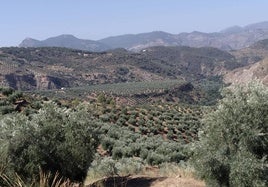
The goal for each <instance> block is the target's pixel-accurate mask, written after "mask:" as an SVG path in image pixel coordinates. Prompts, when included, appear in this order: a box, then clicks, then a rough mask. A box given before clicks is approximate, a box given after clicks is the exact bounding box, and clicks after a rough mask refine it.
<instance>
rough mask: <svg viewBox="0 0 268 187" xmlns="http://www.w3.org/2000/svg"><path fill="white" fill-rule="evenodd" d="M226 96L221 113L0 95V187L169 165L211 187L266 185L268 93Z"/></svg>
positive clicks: (251, 90)
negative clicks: (190, 170)
mask: <svg viewBox="0 0 268 187" xmlns="http://www.w3.org/2000/svg"><path fill="white" fill-rule="evenodd" d="M223 97H224V98H223V99H222V100H221V101H220V103H219V105H218V108H215V107H213V106H210V107H207V106H206V107H204V106H200V105H188V104H182V103H180V104H179V103H174V102H172V103H168V102H165V103H161V102H156V103H148V104H145V105H135V106H122V105H118V104H116V101H115V100H114V98H113V97H110V96H108V95H105V94H101V95H98V96H97V97H96V100H94V101H90V102H83V103H80V102H79V101H78V100H74V101H72V102H69V101H67V102H66V101H57V102H53V101H50V100H48V99H47V98H42V99H37V98H34V99H33V98H31V97H29V96H27V97H26V96H25V95H23V94H22V93H20V92H17V91H13V90H11V89H1V116H0V127H1V132H0V149H1V150H0V153H1V161H0V186H17V185H16V183H14V182H12V181H20V183H21V184H23V185H21V186H26V185H31V186H39V185H40V178H41V179H42V178H47V179H46V181H47V185H48V186H51V185H52V183H54V184H55V180H56V181H58V182H59V183H63V181H68V180H69V182H70V183H71V182H77V183H83V182H84V180H85V178H86V177H87V176H89V177H92V178H101V177H109V176H118V175H119V176H120V175H121V176H122V175H129V174H130V175H131V174H135V173H139V172H141V171H143V170H144V168H146V167H148V166H149V167H157V168H159V167H160V168H163V166H167V165H168V164H169V168H170V169H172V166H175V165H178V166H179V167H184V168H189V167H192V166H194V168H195V170H196V172H197V173H198V174H199V176H200V177H202V178H203V179H204V180H205V181H206V182H207V184H208V185H211V186H266V185H267V177H266V176H267V172H268V168H267V151H268V137H267V130H268V129H267V128H268V121H267V119H268V116H267V115H268V103H267V101H268V91H267V88H266V87H263V86H261V85H259V84H257V85H250V86H248V87H247V88H244V89H242V88H233V90H227V91H225V92H224V94H223ZM23 101H24V102H23ZM18 103H20V104H18ZM7 109H8V110H7ZM40 173H41V174H40ZM42 176H46V177H42ZM18 178H19V180H18ZM21 181H23V182H21Z"/></svg>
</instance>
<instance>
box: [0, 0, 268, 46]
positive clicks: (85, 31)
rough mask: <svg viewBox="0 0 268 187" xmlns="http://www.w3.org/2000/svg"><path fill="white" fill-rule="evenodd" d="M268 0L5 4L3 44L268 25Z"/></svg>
mask: <svg viewBox="0 0 268 187" xmlns="http://www.w3.org/2000/svg"><path fill="white" fill-rule="evenodd" d="M267 8H268V0H0V46H17V45H18V44H19V43H20V42H21V41H22V40H23V39H24V38H26V37H31V38H35V39H38V40H43V39H46V38H48V37H52V36H57V35H60V34H73V35H75V36H76V37H78V38H83V39H93V40H95V39H101V38H104V37H107V36H114V35H121V34H129V33H131V34H136V33H142V32H151V31H160V30H161V31H166V32H170V33H173V34H177V33H180V32H191V31H194V30H198V31H203V32H213V31H220V30H221V29H224V28H226V27H229V26H233V25H240V26H244V25H247V24H251V23H255V22H262V21H268V11H267Z"/></svg>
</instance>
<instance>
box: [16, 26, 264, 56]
mask: <svg viewBox="0 0 268 187" xmlns="http://www.w3.org/2000/svg"><path fill="white" fill-rule="evenodd" d="M267 38H268V22H260V23H255V24H250V25H247V26H245V27H240V26H232V27H229V28H226V29H224V30H222V31H220V32H214V33H203V32H198V31H194V32H191V33H180V34H170V33H166V32H162V31H154V32H149V33H141V34H126V35H120V36H112V37H107V38H104V39H101V40H97V41H93V40H83V39H78V38H76V37H74V36H72V35H60V36H56V37H52V38H48V39H46V40H43V41H39V40H36V39H31V38H27V39H25V40H23V41H22V42H21V44H19V46H20V47H45V46H46V47H66V48H72V49H80V50H86V51H95V52H98V51H105V50H108V49H115V48H125V49H127V50H130V51H140V50H142V49H144V48H147V47H152V46H190V47H216V48H219V49H222V50H234V49H241V48H245V47H248V46H250V45H252V44H253V43H255V42H257V41H259V40H263V39H267Z"/></svg>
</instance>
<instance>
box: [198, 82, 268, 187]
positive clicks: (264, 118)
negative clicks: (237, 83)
mask: <svg viewBox="0 0 268 187" xmlns="http://www.w3.org/2000/svg"><path fill="white" fill-rule="evenodd" d="M223 96H224V99H222V100H221V102H220V104H219V106H218V108H217V110H216V111H214V112H212V113H210V114H208V115H207V116H206V117H205V119H204V124H205V128H204V129H203V132H201V133H200V141H199V142H198V144H197V146H196V149H195V151H194V155H193V161H194V165H195V168H196V170H197V171H198V172H199V174H200V175H201V177H203V178H204V179H205V180H206V182H207V183H208V184H211V185H213V186H268V181H267V180H268V178H267V174H268V167H267V166H268V159H267V152H268V134H267V132H268V89H267V87H264V86H262V85H260V84H257V85H253V83H252V84H249V85H248V86H246V87H245V88H242V87H236V88H234V89H233V90H232V91H230V90H226V91H225V92H224V95H223Z"/></svg>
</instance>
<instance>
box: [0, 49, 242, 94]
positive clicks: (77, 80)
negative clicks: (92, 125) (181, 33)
mask: <svg viewBox="0 0 268 187" xmlns="http://www.w3.org/2000/svg"><path fill="white" fill-rule="evenodd" d="M0 63H1V76H0V79H1V85H3V86H11V87H13V88H15V89H21V90H35V89H39V90H42V89H43V90H46V89H59V88H62V87H77V86H80V87H81V86H82V87H83V86H86V85H96V84H107V83H122V82H140V81H156V80H168V79H179V80H186V81H193V80H197V79H204V78H208V77H211V76H217V75H220V74H222V72H225V71H227V70H231V69H234V67H237V66H239V64H236V61H235V58H234V56H232V55H231V54H229V53H227V52H224V51H221V50H218V49H214V48H190V47H152V48H148V49H146V50H145V51H142V52H140V53H132V52H128V51H126V50H124V49H117V50H111V51H107V52H101V53H92V52H86V51H81V50H72V49H66V48H46V47H43V48H1V49H0Z"/></svg>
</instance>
